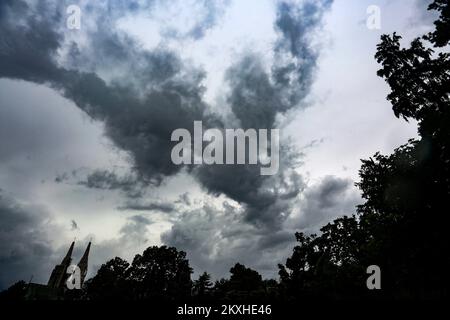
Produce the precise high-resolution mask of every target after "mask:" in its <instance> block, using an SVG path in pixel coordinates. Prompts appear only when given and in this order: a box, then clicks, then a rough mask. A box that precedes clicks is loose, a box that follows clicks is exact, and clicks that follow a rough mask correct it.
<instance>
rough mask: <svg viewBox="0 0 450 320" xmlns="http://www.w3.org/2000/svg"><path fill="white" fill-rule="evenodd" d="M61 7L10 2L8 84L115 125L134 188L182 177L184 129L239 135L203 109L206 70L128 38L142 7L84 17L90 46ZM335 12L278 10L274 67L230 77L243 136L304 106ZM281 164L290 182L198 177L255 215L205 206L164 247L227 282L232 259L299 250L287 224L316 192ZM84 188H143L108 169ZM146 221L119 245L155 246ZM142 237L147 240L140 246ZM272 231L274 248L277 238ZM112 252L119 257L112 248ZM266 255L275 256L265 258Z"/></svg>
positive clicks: (217, 170)
mask: <svg viewBox="0 0 450 320" xmlns="http://www.w3.org/2000/svg"><path fill="white" fill-rule="evenodd" d="M49 3H50V2H49V1H38V5H35V6H33V7H32V8H31V7H27V5H26V3H25V2H24V1H21V0H18V1H14V2H2V3H0V13H1V14H2V19H1V21H0V30H1V31H0V77H6V78H12V79H22V80H27V81H32V82H36V83H39V84H45V85H48V86H50V87H52V88H53V89H55V90H57V91H58V92H60V93H61V94H62V95H63V96H65V97H66V98H68V99H70V100H72V101H74V102H75V103H76V105H77V106H78V107H79V108H80V109H81V110H83V111H84V112H86V113H87V114H88V115H89V116H90V117H91V118H92V119H94V120H96V121H99V122H101V123H102V124H104V128H105V133H106V135H107V136H108V137H109V138H110V139H111V140H112V141H113V143H114V144H115V145H116V146H117V147H118V148H120V149H122V150H124V151H125V152H127V154H128V155H129V156H130V159H131V162H132V163H131V166H132V168H133V170H134V173H136V175H137V177H138V180H134V182H136V181H140V182H142V183H143V184H144V187H145V186H146V185H159V184H160V183H161V182H162V181H163V179H164V178H165V177H167V176H170V175H174V174H176V173H178V172H179V171H180V170H181V167H179V166H175V165H173V164H172V161H171V158H170V152H171V149H172V147H173V143H171V142H170V135H171V133H172V131H173V130H174V129H177V128H187V129H192V126H193V122H194V120H202V121H203V124H204V126H205V127H212V126H219V127H221V128H223V127H226V126H227V125H228V123H224V121H222V120H221V119H219V117H218V116H216V115H213V114H211V113H209V109H208V106H207V105H206V103H205V102H204V101H203V99H202V95H203V92H204V90H205V88H204V87H203V80H204V73H203V72H202V71H201V70H198V69H195V68H193V67H188V66H187V65H186V64H185V63H184V62H183V61H182V59H181V58H180V57H179V56H178V55H177V54H176V53H174V52H172V51H169V50H167V49H164V46H160V47H159V48H157V49H155V50H153V51H145V50H143V49H142V47H141V46H140V45H139V43H137V42H136V41H135V40H134V39H132V38H130V37H129V36H127V35H126V34H124V33H123V32H120V31H119V30H117V28H116V22H117V20H118V19H119V18H120V17H122V16H124V15H125V13H126V12H127V11H134V10H138V9H139V8H138V3H137V2H134V1H133V2H129V3H128V5H126V3H127V2H125V1H120V2H118V4H116V5H114V6H106V7H105V6H101V5H95V4H91V5H89V6H87V7H86V8H84V9H85V10H84V11H83V15H84V17H85V18H84V19H86V17H87V18H88V17H89V15H92V16H93V17H94V18H97V19H96V22H97V26H96V28H94V30H90V29H89V28H88V26H86V29H87V30H85V29H82V32H84V35H85V36H86V39H85V44H84V45H81V44H80V43H76V42H74V41H72V40H70V36H71V35H73V33H71V32H73V31H69V30H66V29H64V25H65V20H64V19H65V15H64V13H65V7H64V6H63V5H53V6H50V5H49ZM149 3H150V2H149ZM330 4H331V1H329V0H321V1H306V2H305V3H301V4H296V3H294V2H288V1H280V2H278V5H277V19H276V23H275V29H276V30H277V33H278V38H277V41H276V43H275V46H274V51H273V53H274V58H275V59H274V64H273V65H272V66H270V67H269V68H268V67H267V66H265V65H264V63H263V62H262V61H261V60H260V59H259V58H258V55H257V54H256V53H252V54H248V55H245V56H244V57H243V58H242V59H241V60H240V61H237V62H235V63H233V65H232V66H231V68H230V69H229V70H228V72H227V76H226V79H227V84H228V86H229V88H230V95H229V96H228V99H227V102H228V104H229V105H230V107H231V111H232V115H233V116H234V118H235V119H236V120H237V122H239V123H240V124H239V125H238V126H239V127H243V128H255V129H259V128H266V129H270V128H274V127H276V126H277V125H278V123H277V121H276V120H277V117H278V116H279V115H283V114H285V113H286V112H287V111H289V110H291V109H293V108H295V107H302V106H303V104H302V103H303V99H304V98H305V97H306V96H307V94H308V93H309V90H310V87H311V83H312V81H313V77H314V71H315V67H316V64H317V58H318V50H317V48H314V47H312V45H311V41H310V37H311V36H310V34H313V33H315V32H316V31H317V30H318V29H319V28H320V25H321V20H322V16H323V14H324V12H326V10H327V9H328V8H329V6H330ZM149 6H150V4H149ZM118 8H120V10H119V9H118ZM18 17H21V20H20V21H19V19H17V18H18ZM208 19H209V20H214V19H212V18H208ZM208 19H207V21H208ZM19 22H20V23H19ZM208 25H209V22H206V23H205V22H204V23H203V24H202V26H203V27H208ZM203 27H202V28H203ZM202 30H205V29H199V30H197V31H195V32H194V33H193V37H194V38H195V37H198V36H201V35H202V32H204V31H202ZM67 48H69V50H67ZM65 50H66V51H65ZM64 51H65V52H66V53H65V54H64V53H61V52H64ZM59 54H61V55H63V57H62V58H64V59H60V60H59V59H57V58H61V57H60V56H58V55H59ZM57 60H58V62H57ZM61 60H62V62H61ZM116 70H119V71H120V72H119V71H118V72H119V74H118V75H115V74H113V72H112V71H116ZM233 123H234V122H233ZM230 127H231V125H230ZM280 161H281V164H280V171H279V173H278V174H277V175H275V176H271V177H263V176H260V168H259V167H258V166H245V165H243V166H220V165H218V166H201V167H197V168H195V169H192V168H187V169H188V170H193V171H191V172H193V173H194V175H195V177H196V178H197V179H198V181H199V182H200V183H201V185H202V186H203V187H204V188H205V190H206V191H207V192H209V193H211V194H214V195H221V194H224V195H226V196H227V197H229V198H231V199H233V200H235V201H237V202H239V203H240V204H241V205H242V208H243V211H239V210H235V209H231V208H230V207H226V208H225V209H224V210H223V213H222V214H221V213H217V212H215V211H214V209H212V208H209V207H205V208H202V209H201V210H197V211H195V212H191V213H192V215H191V216H190V215H189V214H185V215H182V217H181V220H180V223H175V225H174V227H173V228H172V230H171V231H170V232H169V233H167V234H166V235H164V236H163V240H164V241H166V242H167V243H168V244H171V245H175V246H177V247H179V248H181V249H186V250H187V249H191V250H192V253H191V256H194V260H195V264H197V265H198V266H200V267H203V266H208V265H210V264H211V263H213V262H211V261H212V259H216V262H214V263H215V266H216V267H214V268H215V270H216V271H217V273H219V272H220V271H223V270H227V269H228V268H229V267H230V266H229V265H225V264H224V265H219V264H220V262H224V261H226V262H227V263H231V260H234V262H236V261H237V260H240V261H242V262H244V263H248V264H250V265H252V266H254V267H258V266H261V267H264V268H266V267H267V259H271V260H270V261H273V260H277V259H278V258H279V257H278V256H277V257H278V258H275V259H274V258H273V255H271V256H269V257H267V256H265V254H269V253H270V254H272V253H273V250H275V248H277V247H278V244H282V243H286V242H288V237H287V234H285V233H283V231H282V230H281V229H282V225H283V222H284V221H285V219H286V218H287V217H289V215H290V213H291V211H292V209H293V205H294V204H295V199H296V198H297V197H298V195H299V194H300V193H301V192H302V190H303V189H304V188H305V187H306V185H305V182H304V181H303V178H302V177H301V176H300V175H299V174H298V173H297V172H295V171H294V170H292V167H293V166H294V165H295V163H296V161H297V156H296V154H295V152H294V151H293V150H292V149H291V148H290V147H289V145H288V144H287V145H284V146H283V148H282V154H281V159H280ZM63 180H64V179H62V181H63ZM82 183H83V184H84V185H85V186H87V187H90V188H99V189H109V190H118V189H120V190H125V191H126V190H127V188H132V187H131V184H132V183H133V180H126V179H125V180H123V179H121V177H118V176H117V175H115V174H113V173H111V172H108V171H97V172H94V173H93V174H91V175H89V176H88V177H87V179H86V180H83V182H82ZM160 209H161V208H160ZM166 209H167V208H166ZM136 217H138V216H136ZM139 217H140V216H139ZM141 218H142V217H141ZM141 218H133V219H134V220H133V219H131V220H130V221H128V224H127V225H126V226H124V227H123V228H122V230H121V236H120V237H119V238H120V239H122V238H127V239H133V241H135V243H142V242H144V243H145V241H146V238H143V237H144V235H145V230H146V227H147V225H148V224H149V223H150V222H149V221H146V220H142V219H141ZM144 219H145V217H144ZM243 221H244V222H248V224H246V223H242V222H243ZM138 232H142V233H143V234H142V235H140V236H139V234H138ZM268 232H271V233H270V236H269V238H270V240H267V239H265V238H266V237H267V235H268ZM205 239H209V240H208V241H205ZM270 243H273V246H272V248H269V247H270ZM109 245H110V247H111V248H113V247H114V243H112V242H111V243H110V244H109ZM106 247H107V245H106V244H105V248H106ZM258 248H265V249H266V252H265V253H263V254H261V253H258V250H257V249H258ZM105 250H106V249H105ZM249 252H254V254H252V255H249V254H248V253H249ZM220 253H223V256H221V255H220ZM278 254H279V255H280V256H281V254H284V252H282V251H279V252H278ZM280 259H281V258H280ZM271 265H272V267H273V265H274V264H271ZM224 268H225V269H224Z"/></svg>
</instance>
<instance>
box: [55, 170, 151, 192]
mask: <svg viewBox="0 0 450 320" xmlns="http://www.w3.org/2000/svg"><path fill="white" fill-rule="evenodd" d="M73 175H74V177H75V178H79V177H78V176H79V175H80V173H79V171H74V174H73ZM57 178H58V177H57ZM78 184H79V185H82V186H85V187H87V188H90V189H99V190H119V191H121V192H123V193H124V194H125V195H126V196H127V197H129V198H140V197H142V196H143V194H144V193H145V188H146V186H147V185H148V183H146V182H145V181H143V180H142V179H140V178H139V177H136V175H132V174H126V175H118V174H116V173H115V172H112V171H108V170H94V171H93V172H91V173H89V174H88V175H87V177H86V178H84V179H83V180H80V181H78Z"/></svg>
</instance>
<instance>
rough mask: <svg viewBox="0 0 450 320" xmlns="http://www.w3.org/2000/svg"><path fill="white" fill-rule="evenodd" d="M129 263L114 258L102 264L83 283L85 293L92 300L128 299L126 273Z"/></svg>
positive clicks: (128, 290) (128, 288)
mask: <svg viewBox="0 0 450 320" xmlns="http://www.w3.org/2000/svg"><path fill="white" fill-rule="evenodd" d="M129 266H130V264H129V263H128V262H127V261H125V260H123V259H121V258H118V257H116V258H114V259H112V260H109V261H108V262H106V263H105V264H103V265H102V266H101V267H100V269H99V270H98V271H97V274H96V275H95V277H93V278H91V279H89V280H88V281H86V283H85V287H86V290H87V295H88V298H89V299H92V300H110V299H129V298H130V290H131V289H130V287H129V285H128V283H127V274H128V268H129Z"/></svg>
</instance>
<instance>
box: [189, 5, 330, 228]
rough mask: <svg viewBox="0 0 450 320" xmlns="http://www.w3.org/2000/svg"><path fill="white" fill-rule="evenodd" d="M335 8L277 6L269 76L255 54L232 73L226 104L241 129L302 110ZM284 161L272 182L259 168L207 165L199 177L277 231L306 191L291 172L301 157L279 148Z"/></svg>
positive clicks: (210, 188)
mask: <svg viewBox="0 0 450 320" xmlns="http://www.w3.org/2000/svg"><path fill="white" fill-rule="evenodd" d="M331 4H332V1H330V0H322V1H306V2H304V3H302V4H298V3H295V2H288V1H280V2H278V5H277V19H276V23H275V29H276V31H277V33H278V40H277V41H276V44H275V47H274V57H275V59H274V64H273V65H272V67H271V70H270V71H271V72H269V71H267V70H266V68H265V67H264V64H263V62H262V61H261V59H259V56H258V55H256V54H250V55H246V56H244V57H243V58H242V59H241V60H240V61H239V62H237V63H235V64H234V65H233V66H232V67H231V68H230V69H229V70H228V72H227V82H228V84H229V86H230V89H231V93H230V95H229V97H228V103H229V104H230V106H231V110H232V112H233V114H234V116H235V117H236V118H237V119H238V120H239V122H240V124H241V127H243V128H254V129H271V128H275V127H276V126H277V123H276V118H277V116H278V115H280V114H284V113H285V112H287V111H288V110H290V109H292V108H295V107H301V106H302V105H301V104H302V101H303V99H304V98H305V97H306V96H307V94H308V93H309V91H310V88H311V85H312V81H313V76H314V72H315V67H316V64H317V59H318V50H317V48H314V47H313V46H312V45H311V37H312V35H313V34H314V33H316V32H317V30H318V28H320V26H321V22H322V18H323V14H324V13H325V12H326V11H327V9H329V7H330V6H331ZM280 157H281V165H280V173H279V174H278V175H277V176H273V177H265V176H259V175H258V170H259V168H258V167H257V166H222V167H217V166H215V167H206V166H205V167H201V168H200V169H199V170H197V171H196V175H197V177H198V179H199V181H200V182H201V183H202V184H203V186H205V187H206V189H207V190H208V191H209V192H212V193H224V194H226V195H227V196H229V197H231V198H232V199H234V200H236V201H238V202H240V203H241V204H242V205H243V206H244V207H245V208H246V209H247V213H246V216H245V220H246V221H247V222H251V223H255V224H257V225H258V226H260V227H265V228H268V229H277V228H280V227H281V224H282V222H283V221H284V219H285V218H286V217H287V216H288V215H289V213H290V211H291V206H292V204H291V203H290V201H289V199H294V198H295V197H296V196H297V195H298V194H299V193H300V192H301V190H302V188H303V187H304V183H303V182H302V178H301V177H300V176H299V174H298V173H296V172H295V171H292V170H290V168H292V167H293V166H294V164H295V162H296V158H297V154H296V153H295V152H294V151H293V150H292V149H291V148H290V147H289V144H288V143H285V145H284V148H282V149H281V155H280Z"/></svg>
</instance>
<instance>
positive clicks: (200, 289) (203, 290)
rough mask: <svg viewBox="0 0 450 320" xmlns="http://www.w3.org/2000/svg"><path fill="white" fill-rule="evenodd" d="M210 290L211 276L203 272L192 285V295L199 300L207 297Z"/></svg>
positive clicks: (211, 285)
mask: <svg viewBox="0 0 450 320" xmlns="http://www.w3.org/2000/svg"><path fill="white" fill-rule="evenodd" d="M212 288H213V283H212V282H211V275H210V274H209V273H207V272H203V273H202V274H201V275H200V276H199V277H198V279H197V280H195V281H194V284H193V292H194V295H195V296H197V297H198V298H200V299H202V298H205V297H207V296H209V295H210V293H211V290H212Z"/></svg>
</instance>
